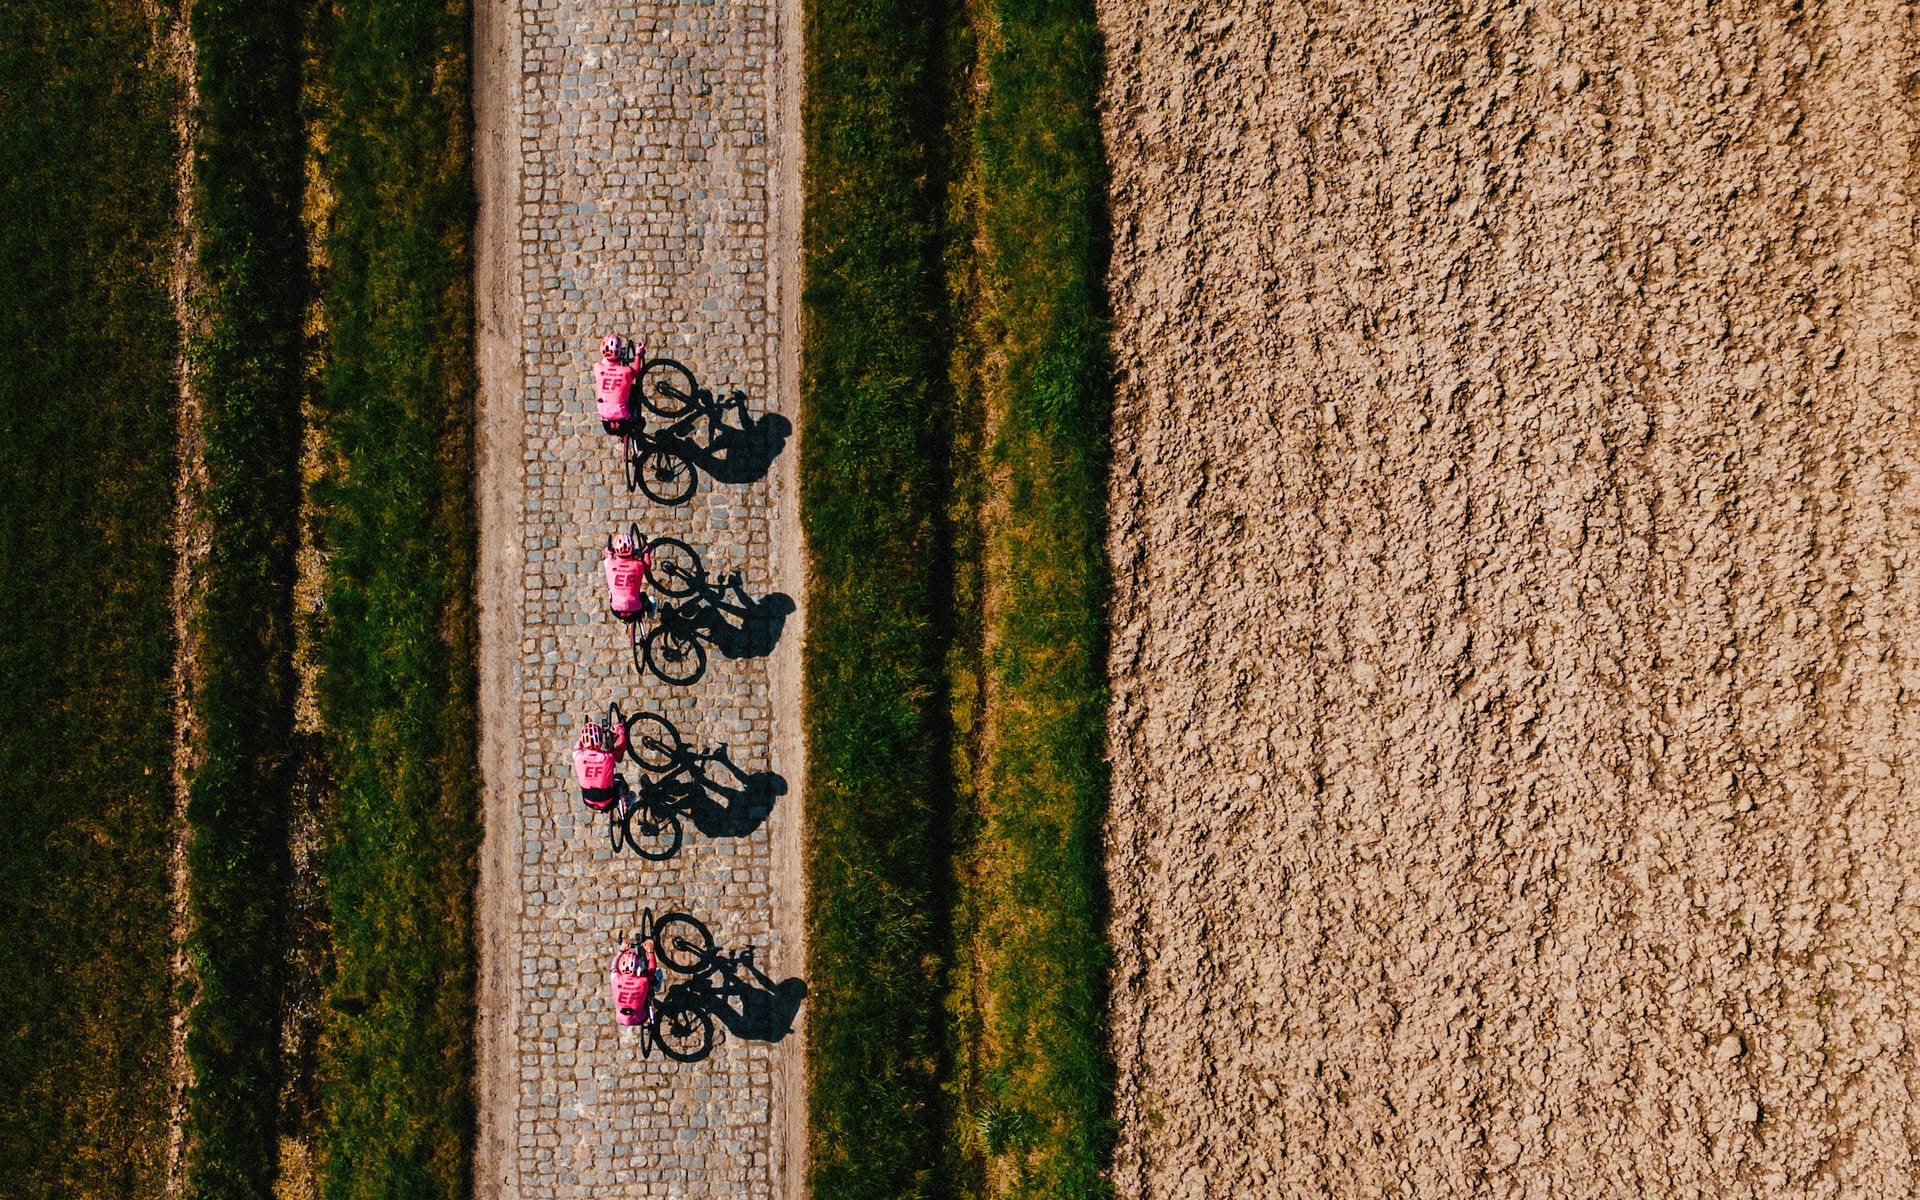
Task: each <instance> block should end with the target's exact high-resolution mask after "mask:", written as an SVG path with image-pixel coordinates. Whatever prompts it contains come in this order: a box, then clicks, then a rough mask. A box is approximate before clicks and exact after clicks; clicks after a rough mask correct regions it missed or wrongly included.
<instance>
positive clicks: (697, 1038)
mask: <svg viewBox="0 0 1920 1200" xmlns="http://www.w3.org/2000/svg"><path fill="white" fill-rule="evenodd" d="M669 920H675V921H683V922H685V923H687V924H689V925H692V926H693V927H694V928H695V929H696V930H698V932H699V936H700V938H701V939H702V941H703V942H704V943H705V945H706V946H707V947H709V948H711V949H710V950H709V952H708V953H707V954H705V955H704V956H703V958H702V960H701V961H700V963H699V965H698V969H697V970H694V971H690V972H688V971H681V969H680V968H679V967H678V966H674V969H675V970H676V971H681V973H682V974H683V975H684V976H685V977H684V978H681V979H676V980H673V981H672V982H670V983H668V984H667V986H666V988H665V990H664V991H663V992H662V993H661V995H660V999H659V1001H658V1019H657V1021H656V1023H655V1027H654V1037H655V1040H656V1044H658V1045H659V1046H660V1048H661V1049H662V1050H663V1051H664V1052H665V1053H666V1055H667V1057H669V1058H672V1059H674V1060H676V1061H678V1062H701V1061H703V1060H705V1059H706V1058H708V1057H710V1056H711V1055H712V1054H713V1051H714V1048H715V1047H716V1046H717V1045H719V1044H721V1043H722V1042H724V1041H725V1040H726V1039H727V1038H738V1039H741V1040H743V1041H750V1042H767V1043H770V1044H778V1043H779V1042H781V1041H784V1040H785V1039H786V1037H787V1035H788V1034H790V1033H792V1032H793V1022H794V1018H795V1017H797V1016H799V1014H800V1005H801V1003H802V1002H804V1001H805V1000H806V997H807V985H806V982H805V981H804V980H801V979H798V978H791V977H790V978H787V979H782V980H775V979H774V978H773V977H772V976H771V975H768V974H767V973H766V972H765V971H763V970H761V969H760V965H759V963H757V962H756V961H755V957H754V949H753V947H752V946H745V947H742V948H741V949H739V950H734V951H726V950H720V949H717V948H712V947H713V945H714V943H713V934H712V932H711V931H710V930H709V929H708V928H707V926H706V925H705V924H704V923H702V922H701V921H699V920H698V919H697V918H695V917H693V916H691V915H690V914H687V913H669V914H667V916H665V917H662V918H661V924H662V925H665V924H667V922H668V921H669ZM670 965H671V964H670Z"/></svg>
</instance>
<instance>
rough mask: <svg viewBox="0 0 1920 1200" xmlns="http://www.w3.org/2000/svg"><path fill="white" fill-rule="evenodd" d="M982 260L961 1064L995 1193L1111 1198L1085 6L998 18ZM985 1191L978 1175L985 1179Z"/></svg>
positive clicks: (1089, 17) (1089, 48)
mask: <svg viewBox="0 0 1920 1200" xmlns="http://www.w3.org/2000/svg"><path fill="white" fill-rule="evenodd" d="M973 11H974V13H975V21H976V25H977V27H978V30H979V45H980V63H981V70H982V71H983V73H984V76H985V80H984V82H985V86H984V87H983V88H982V89H981V93H980V100H979V109H978V116H977V120H976V124H975V127H974V153H975V155H976V162H975V175H974V178H975V181H976V187H977V189H978V190H977V195H978V205H979V208H978V212H979V218H978V219H979V228H980V231H981V238H980V245H981V261H980V263H979V268H978V270H979V277H978V284H977V287H976V291H975V295H974V298H973V301H972V303H971V304H969V305H968V306H967V308H968V311H969V315H970V321H969V323H968V331H967V332H966V333H965V334H964V335H963V340H971V341H973V342H974V343H975V344H976V345H977V346H978V347H979V357H980V359H981V361H982V362H983V363H985V364H986V365H985V369H984V371H983V373H982V390H983V394H984V404H985V408H986V415H987V426H988V428H989V429H990V430H991V438H992V440H991V444H990V446H989V447H988V449H987V462H986V464H985V470H986V472H987V474H988V475H989V477H990V478H991V479H992V480H993V483H994V486H993V491H994V493H995V500H994V501H993V502H990V503H989V504H988V505H987V506H986V507H985V509H984V510H983V514H982V515H983V517H984V520H983V525H984V528H985V530H986V548H985V570H986V575H987V586H986V589H985V595H984V597H983V603H982V614H983V619H984V623H985V626H986V636H985V638H984V644H985V647H986V650H985V676H986V689H985V692H986V703H985V710H984V714H983V721H982V724H981V730H982V737H981V741H980V754H979V758H978V760H977V761H978V764H979V765H978V768H977V770H978V777H977V779H976V780H975V781H974V787H973V791H974V793H975V795H976V800H975V816H976V821H975V823H974V825H973V836H974V837H975V838H977V840H976V841H974V842H972V844H970V845H966V846H962V847H960V848H959V850H960V857H961V859H962V861H963V864H964V865H963V867H962V873H963V877H964V878H965V879H966V881H967V882H966V885H965V886H966V889H967V891H968V893H969V894H968V896H967V898H966V903H965V907H966V910H967V915H966V923H965V928H964V929H963V930H962V931H961V934H960V936H961V938H962V947H963V950H962V954H961V958H962V960H963V961H970V962H971V963H973V964H974V975H973V977H972V978H971V979H970V980H968V981H967V982H966V988H967V990H968V991H969V992H971V993H972V997H973V1003H974V1006H975V1008H974V1011H973V1012H971V1013H969V1012H967V1006H966V1005H965V1004H964V1003H963V1004H961V1005H959V1006H957V1007H958V1008H959V1011H960V1017H959V1019H958V1022H957V1024H958V1028H957V1029H956V1034H957V1036H958V1037H959V1038H960V1040H961V1042H962V1046H961V1048H960V1049H959V1050H958V1051H956V1054H955V1059H956V1061H959V1062H964V1063H965V1064H966V1066H967V1077H966V1078H965V1079H963V1080H960V1081H958V1087H959V1090H960V1091H961V1092H962V1093H963V1095H964V1097H965V1099H964V1101H963V1103H962V1105H961V1106H960V1113H961V1115H962V1117H963V1119H965V1120H966V1121H967V1122H968V1124H969V1126H970V1128H969V1129H968V1130H967V1131H966V1133H967V1134H969V1135H970V1136H968V1137H965V1138H963V1139H962V1140H963V1141H966V1142H970V1143H971V1148H972V1154H973V1155H976V1156H978V1157H979V1158H983V1159H985V1160H986V1161H985V1162H984V1164H982V1168H983V1169H980V1170H979V1172H978V1174H977V1175H975V1176H974V1178H975V1180H976V1181H977V1183H976V1186H978V1187H979V1189H980V1190H981V1192H982V1193H990V1194H995V1195H1005V1196H1020V1197H1026V1196H1048V1197H1083V1196H1099V1195H1105V1194H1107V1193H1108V1191H1109V1189H1108V1186H1107V1183H1106V1181H1105V1179H1104V1178H1103V1176H1102V1170H1103V1168H1104V1167H1105V1165H1106V1162H1107V1158H1108V1155H1109V1152H1110V1146H1111V1142H1112V1132H1111V1119H1110V1113H1111V1092H1112V1082H1111V1081H1112V1070H1111V1066H1110V1062H1109V1057H1108V1054H1107V1050H1106V1037H1105V985H1104V980H1105V974H1106V969H1107V965H1108V951H1107V946H1106V939H1105V935H1104V926H1105V916H1106V907H1105V883H1104V876H1103V858H1102V841H1101V821H1102V818H1103V815H1104V813H1105V808H1106V795H1107V772H1106V765H1105V764H1106V756H1105V713H1106V706H1107V684H1106V675H1105V663H1104V653H1105V636H1104V606H1105V597H1106V594H1107V574H1106V567H1105V551H1104V544H1103V543H1104V520H1105V511H1106V451H1107V438H1108V418H1109V405H1110V397H1111V390H1110V378H1111V372H1110V367H1109V363H1108V356H1107V350H1106V325H1105V321H1104V315H1103V314H1104V300H1103V289H1102V279H1103V277H1104V272H1105V267H1106V237H1105V232H1104V224H1103V223H1104V212H1105V183H1106V180H1105V169H1104V161H1103V156H1102V150H1101V139H1100V127H1099V121H1098V116H1097V112H1096V109H1095V103H1096V100H1097V98H1098V96H1099V92H1100V85H1101V78H1102V52H1101V40H1100V33H1099V28H1098V26H1097V24H1096V23H1095V20H1094V14H1093V11H1092V6H1091V5H1090V4H1088V3H1086V2H1085V0H980V2H979V3H978V4H977V5H976V7H975V9H974V10H973ZM969 1174H972V1173H971V1172H970V1173H969Z"/></svg>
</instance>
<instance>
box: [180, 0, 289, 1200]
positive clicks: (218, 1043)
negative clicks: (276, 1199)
mask: <svg viewBox="0 0 1920 1200" xmlns="http://www.w3.org/2000/svg"><path fill="white" fill-rule="evenodd" d="M190 28H191V33H192V37H193V41H194V45H195V53H196V79H195V87H196V90H197V92H198V97H199V106H198V111H197V118H198V119H197V122H196V126H195V139H194V189H193V193H194V194H193V214H194V222H195V226H196V234H197V243H198V260H197V264H198V269H199V270H198V273H199V276H200V280H201V288H200V292H199V294H198V296H197V297H196V299H195V304H196V317H197V318H198V322H199V326H200V329H201V332H198V333H196V335H195V336H194V337H193V339H192V342H191V344H190V345H189V347H188V360H189V363H190V365H191V369H192V371H193V379H194V389H195V393H196V395H197V397H198V401H199V410H200V411H199V429H198V433H199V436H200V446H201V456H202V460H203V462H204V464H205V467H206V478H205V483H204V486H203V487H202V488H201V489H200V491H199V493H198V494H197V495H196V496H195V497H193V502H194V505H195V508H196V509H197V511H198V513H199V517H200V520H201V521H202V522H203V525H204V528H205V530H206V533H207V553H206V557H205V560H204V562H203V563H202V564H201V566H200V567H199V569H198V579H197V586H196V588H195V593H194V595H193V598H192V609H191V611H190V613H189V620H190V622H191V628H192V632H193V639H192V640H193V646H194V653H195V660H196V661H195V671H194V677H193V695H192V701H191V706H192V711H193V716H194V727H193V729H192V730H191V731H190V732H191V736H192V737H193V739H194V742H195V744H196V746H195V750H196V752H195V754H194V756H193V758H194V761H195V762H196V765H195V767H194V768H193V770H192V772H191V774H190V776H189V779H188V791H187V809H186V816H187V823H188V826H189V829H190V833H191V841H190V843H189V844H190V849H189V852H188V857H187V864H188V882H187V898H188V915H189V932H188V942H187V950H188V953H189V956H190V961H191V963H192V975H191V978H192V982H193V984H194V986H195V993H194V996H193V999H192V1002H191V1004H190V1006H189V1008H188V1014H187V1015H188V1025H187V1028H188V1033H187V1043H186V1046H187V1055H188V1058H189V1061H190V1062H191V1064H192V1068H193V1080H194V1083H193V1086H192V1087H191V1088H190V1089H189V1090H188V1093H187V1104H186V1132H187V1138H186V1147H187V1153H186V1159H185V1176H184V1178H185V1193H186V1195H187V1196H189V1197H236V1198H238V1197H250V1196H259V1195H264V1194H266V1193H267V1192H268V1191H269V1190H270V1188H271V1186H272V1183H273V1179H274V1175H275V1171H276V1167H277V1153H278V1135H279V1128H278V1122H277V1120H276V1119H275V1111H274V1110H275V1104H276V1101H277V1098H278V1094H279V1083H280V1062H279V1018H280V1013H281V973H282V972H281V962H282V949H281V947H282V943H283V940H284V924H285V913H284V907H285V906H284V899H283V897H284V896H285V894H286V889H287V883H288V880H287V860H288V849H287V786H288V779H287V768H288V754H289V746H288V739H289V738H290V736H291V733H292V723H293V670H292V647H293V631H292V621H293V612H292V607H293V576H294V565H293V550H294V534H295V522H296V520H297V517H298V509H299V501H300V481H299V475H298V461H299V441H300V419H299V406H300V390H301V345H300V325H301V319H302V313H303V305H304V301H305V298H306V292H307V288H306V242H305V234H304V231H303V230H302V229H301V227H300V222H299V212H300V198H301V187H302V148H303V143H304V136H303V130H302V125H301V114H300V38H299V32H300V31H299V11H298V7H297V5H296V4H294V3H292V0H246V2H244V3H243V2H241V0H198V2H197V3H195V4H194V5H193V7H192V12H191V18H190Z"/></svg>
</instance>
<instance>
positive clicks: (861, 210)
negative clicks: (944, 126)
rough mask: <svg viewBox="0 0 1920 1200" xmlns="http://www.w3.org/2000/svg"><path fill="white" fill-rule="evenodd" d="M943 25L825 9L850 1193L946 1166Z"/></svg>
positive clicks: (833, 669)
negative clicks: (939, 310)
mask: <svg viewBox="0 0 1920 1200" xmlns="http://www.w3.org/2000/svg"><path fill="white" fill-rule="evenodd" d="M937 33H938V27H937V24H936V22H935V20H934V18H933V16H932V15H931V14H930V13H929V12H928V11H927V9H926V8H925V7H924V6H919V5H913V4H908V3H886V2H879V3H863V2H860V0H816V2H815V3H814V4H812V5H811V6H810V8H809V10H808V14H807V23H806V51H807V73H808V76H807V89H806V101H805V111H804V119H805V129H806V163H807V181H806V197H805V217H804V232H803V238H804V247H805V250H804V253H805V263H804V267H803V270H804V285H803V298H802V308H803V316H802V319H803V325H804V335H803V336H804V344H803V351H802V381H801V403H802V412H803V417H802V419H803V422H804V425H805V428H806V430H807V437H806V439H805V441H803V442H802V451H803V457H802V460H801V464H800V471H801V513H802V520H803V522H804V524H805V530H806V536H807V545H808V554H809V559H810V572H811V574H810V578H809V580H808V605H809V612H808V629H807V643H806V647H805V650H804V660H805V667H804V670H805V675H806V713H807V754H808V759H807V761H808V769H807V801H806V811H807V846H806V860H807V873H808V893H807V918H806V919H807V928H808V953H807V986H808V989H809V991H808V996H809V1000H808V1003H809V1006H810V1015H809V1017H808V1020H807V1040H808V1046H807V1053H808V1073H809V1080H808V1097H809V1120H810V1123H811V1125H810V1131H809V1139H810V1160H811V1161H810V1178H809V1183H810V1187H811V1191H812V1194H813V1195H815V1196H817V1197H833V1198H835V1200H839V1198H846V1197H880V1196H910V1195H921V1194H928V1193H929V1192H931V1191H933V1190H934V1189H935V1187H936V1183H937V1181H936V1179H935V1176H934V1172H933V1167H934V1163H935V1158H936V1155H937V1151H938V1121H939V1117H938V1111H939V1110H938V1100H939V1094H938V1074H939V1070H940V1061H939V1059H940V1047H941V1037H940V1014H939V1005H940V995H939V986H938V985H939V978H940V969H941V960H940V956H939V954H938V953H937V951H930V950H929V939H930V938H932V937H934V936H936V934H937V927H936V925H935V923H934V922H935V917H936V913H935V907H936V905H935V895H936V890H937V888H938V884H939V874H940V865H941V836H942V835H941V820H942V809H943V803H942V798H941V794H940V790H939V782H940V780H941V777H942V775H943V771H942V766H943V764H942V763H941V761H940V756H939V752H938V750H937V748H936V746H935V745H934V740H935V733H936V729H937V724H938V714H939V711H940V708H939V706H940V704H941V700H940V697H939V695H938V683H939V676H940V673H941V653H942V651H941V648H940V634H939V631H938V628H937V620H938V616H939V608H940V604H941V593H940V588H939V586H938V582H937V580H936V578H935V572H936V570H937V558H938V555H939V552H940V547H941V538H940V537H939V534H938V527H939V517H940V513H941V503H942V501H941V489H942V482H941V474H940V470H939V467H938V465H937V464H938V463H939V461H940V449H941V447H940V445H939V434H940V431H941V428H942V426H941V419H940V418H941V414H940V413H939V412H938V411H937V405H936V394H935V391H934V387H933V385H934V381H935V380H936V379H938V378H939V376H940V374H941V370H942V354H943V350H942V342H941V334H940V330H939V328H938V326H937V322H936V320H935V315H934V311H933V309H934V305H935V300H936V297H937V296H938V294H939V280H938V277H937V275H936V273H935V270H934V261H933V257H932V252H933V250H934V248H935V244H934V242H933V240H932V239H933V237H934V229H933V223H934V212H935V209H934V207H933V206H934V205H935V204H937V203H938V198H937V197H936V196H934V195H931V194H930V189H929V187H928V186H927V182H926V178H927V173H928V171H929V169H930V162H929V156H928V154H927V152H926V147H927V144H928V139H929V137H930V136H931V135H932V134H934V133H935V132H936V131H937V130H938V128H939V112H938V100H939V96H938V85H939V83H940V80H939V79H938V77H937V76H933V75H931V74H930V70H929V63H930V60H931V59H932V57H933V52H934V49H935V45H936V36H937Z"/></svg>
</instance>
